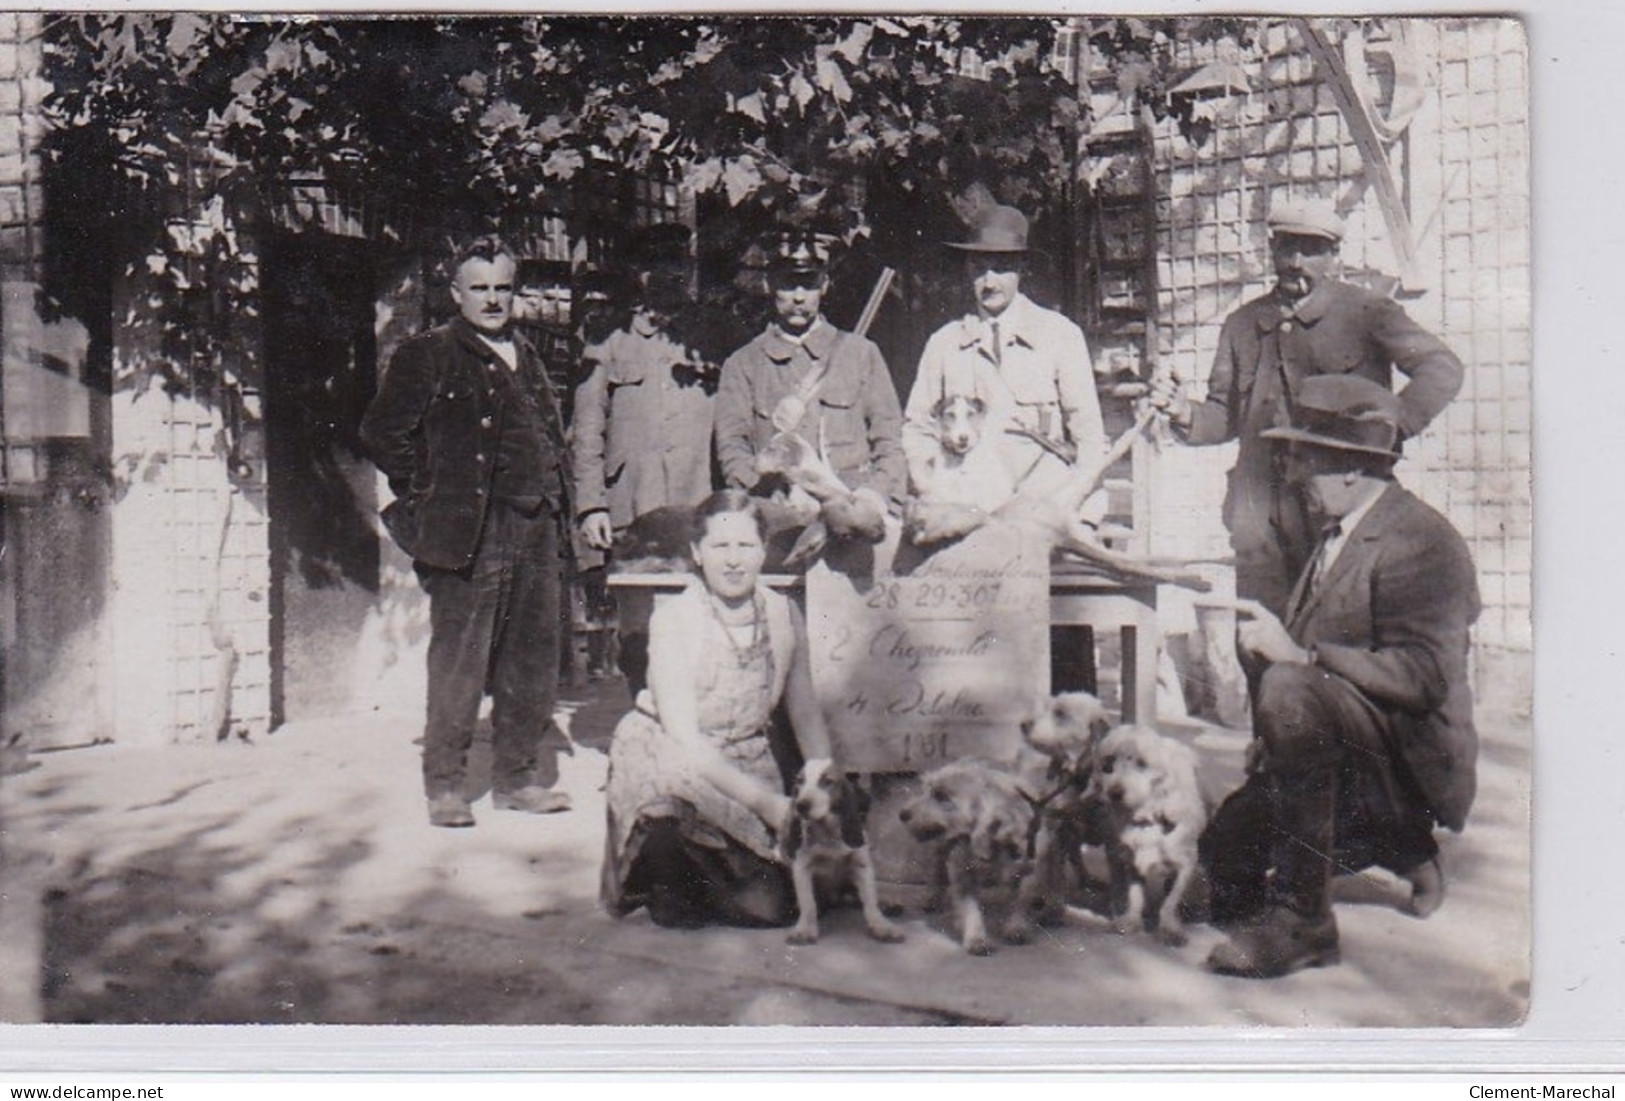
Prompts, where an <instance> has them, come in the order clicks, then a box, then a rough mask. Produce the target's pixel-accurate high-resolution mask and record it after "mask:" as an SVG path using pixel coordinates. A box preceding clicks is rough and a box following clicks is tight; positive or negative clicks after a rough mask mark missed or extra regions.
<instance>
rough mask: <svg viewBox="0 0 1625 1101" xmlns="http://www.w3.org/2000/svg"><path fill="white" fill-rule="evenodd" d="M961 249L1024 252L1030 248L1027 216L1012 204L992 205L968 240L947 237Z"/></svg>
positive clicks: (967, 250)
mask: <svg viewBox="0 0 1625 1101" xmlns="http://www.w3.org/2000/svg"><path fill="white" fill-rule="evenodd" d="M945 244H947V246H948V247H949V248H951V249H958V250H959V251H960V252H1007V253H1011V254H1016V253H1024V252H1026V251H1028V250H1027V216H1026V215H1025V214H1023V213H1022V212H1021V211H1019V210H1017V209H1016V208H1015V207H1013V206H990V207H988V208H987V210H986V212H985V213H984V214H983V215H982V216H981V217H980V218H979V219H977V222H976V225H975V227H974V228H973V229H972V231H971V237H970V240H968V241H947V242H945Z"/></svg>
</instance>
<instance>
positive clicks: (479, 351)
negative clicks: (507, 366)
mask: <svg viewBox="0 0 1625 1101" xmlns="http://www.w3.org/2000/svg"><path fill="white" fill-rule="evenodd" d="M451 331H452V335H453V336H454V337H456V339H457V344H458V346H459V347H460V348H462V349H463V350H464V351H466V352H468V353H469V354H470V355H473V356H476V357H478V358H479V359H482V360H492V359H494V360H497V361H498V362H501V360H502V357H501V356H499V355H497V353H496V349H495V348H492V347H491V345H489V344H487V343H486V341H485V338H484V337H483V336H481V335H480V330H478V329H476V328H475V327H474V326H473V325H472V324H470V323H469V321H468V319H467V318H465V317H455V318H453V319H452V322H451ZM505 335H506V336H507V337H508V339H509V340H512V341H513V345H514V348H515V349H517V350H518V352H519V362H520V363H521V364H523V363H524V362H525V358H526V357H527V356H529V355H530V354H531V347H530V345H529V344H528V343H527V342H526V340H525V338H524V337H523V336H522V335H521V334H520V333H519V332H518V331H517V330H516V329H515V328H514V327H513V326H512V325H511V324H510V325H509V326H508V329H507V332H506V334H505Z"/></svg>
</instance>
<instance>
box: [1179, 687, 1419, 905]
mask: <svg viewBox="0 0 1625 1101" xmlns="http://www.w3.org/2000/svg"><path fill="white" fill-rule="evenodd" d="M1253 722H1254V736H1255V737H1256V738H1258V739H1260V740H1261V741H1262V747H1261V755H1260V757H1259V760H1258V764H1257V765H1256V766H1255V768H1254V769H1253V771H1252V772H1251V774H1250V775H1249V776H1248V777H1247V780H1246V782H1244V783H1243V784H1242V786H1241V787H1240V788H1238V789H1237V790H1236V791H1235V792H1233V793H1232V794H1231V795H1230V796H1229V798H1227V799H1226V800H1225V801H1224V802H1223V803H1222V804H1221V805H1220V807H1219V809H1218V810H1217V811H1216V812H1215V813H1214V816H1213V819H1212V821H1211V822H1209V824H1208V827H1207V829H1206V831H1204V832H1203V834H1202V838H1201V841H1200V845H1199V853H1200V858H1201V862H1202V865H1203V867H1204V869H1205V870H1206V872H1207V876H1208V882H1209V884H1210V886H1211V888H1212V917H1213V920H1214V921H1215V922H1219V923H1222V922H1225V921H1233V920H1239V919H1241V918H1244V917H1246V916H1248V915H1249V914H1250V913H1253V912H1256V911H1258V910H1260V909H1262V908H1263V907H1264V906H1267V905H1272V904H1275V905H1283V906H1287V907H1290V908H1291V909H1293V910H1296V911H1298V912H1300V913H1303V914H1306V915H1318V914H1322V913H1325V912H1327V911H1328V910H1329V907H1330V884H1331V877H1332V875H1334V874H1342V873H1349V872H1357V871H1360V870H1362V869H1364V868H1368V867H1372V866H1377V867H1383V868H1387V869H1389V870H1390V871H1394V872H1398V873H1401V874H1403V873H1406V872H1409V871H1411V870H1412V869H1414V868H1416V867H1418V866H1419V865H1421V864H1424V863H1426V862H1427V861H1428V860H1431V859H1432V858H1433V857H1434V856H1436V855H1437V854H1438V851H1439V848H1438V843H1437V842H1436V841H1435V840H1434V838H1433V814H1432V812H1431V810H1430V809H1429V808H1428V805H1427V802H1426V800H1425V799H1424V798H1423V797H1422V795H1421V794H1420V792H1419V791H1418V789H1417V787H1416V784H1415V781H1414V780H1413V779H1412V778H1411V776H1410V774H1409V770H1408V769H1407V768H1406V767H1405V765H1404V763H1403V761H1402V760H1401V759H1400V758H1399V757H1398V756H1397V755H1396V754H1394V753H1392V752H1391V751H1390V747H1389V739H1390V737H1391V734H1390V730H1389V725H1390V724H1389V720H1388V718H1387V717H1386V716H1385V715H1384V714H1383V712H1382V709H1381V708H1379V707H1378V706H1377V705H1376V704H1375V703H1373V702H1372V701H1371V700H1370V699H1369V698H1368V697H1366V696H1365V695H1363V694H1362V693H1361V692H1360V691H1359V690H1358V689H1357V688H1355V687H1354V685H1352V684H1351V683H1349V682H1348V681H1347V680H1345V679H1343V678H1342V677H1339V676H1337V675H1336V674H1334V673H1331V672H1328V671H1327V670H1324V669H1320V668H1317V667H1315V666H1312V665H1296V664H1279V665H1271V666H1269V667H1268V668H1266V669H1265V670H1264V671H1263V674H1262V676H1261V677H1260V679H1259V685H1258V692H1257V695H1256V698H1255V712H1254V720H1253Z"/></svg>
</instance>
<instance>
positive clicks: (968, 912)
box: [898, 760, 1034, 956]
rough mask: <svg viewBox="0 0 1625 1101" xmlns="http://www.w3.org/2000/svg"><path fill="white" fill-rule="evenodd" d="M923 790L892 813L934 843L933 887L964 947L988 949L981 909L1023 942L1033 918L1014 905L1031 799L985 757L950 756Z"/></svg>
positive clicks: (1023, 869)
mask: <svg viewBox="0 0 1625 1101" xmlns="http://www.w3.org/2000/svg"><path fill="white" fill-rule="evenodd" d="M921 783H922V785H923V789H922V790H921V792H920V794H919V795H918V796H916V797H915V798H914V799H912V800H910V801H909V802H908V803H907V804H905V805H904V806H903V808H902V809H901V810H900V811H899V812H898V814H899V817H901V818H902V820H903V824H904V825H905V826H907V827H908V831H909V832H910V833H911V834H913V835H914V837H915V838H916V839H917V840H920V841H924V842H930V843H932V844H934V845H935V846H936V853H935V855H936V860H935V863H934V865H933V870H934V875H935V879H936V882H935V884H934V886H935V887H937V888H939V889H943V890H946V892H947V899H946V901H947V902H949V903H950V904H951V905H952V907H953V913H954V915H955V917H956V918H957V919H958V923H959V939H960V943H961V944H962V945H963V946H964V948H965V951H967V952H969V953H971V954H972V955H976V956H986V955H989V954H990V953H992V952H993V950H994V949H993V943H992V941H991V940H990V939H989V938H988V933H987V921H986V918H985V917H984V914H983V910H984V907H985V908H987V909H991V910H996V911H1003V912H1004V913H1005V915H1006V916H1005V919H1004V922H1003V924H1002V925H1001V927H1000V936H1001V937H1002V938H1003V939H1004V940H1006V941H1009V942H1010V943H1012V944H1024V943H1026V942H1027V941H1028V940H1030V939H1031V937H1032V934H1033V928H1034V924H1033V916H1032V914H1031V913H1030V912H1028V911H1027V909H1026V908H1025V907H1024V906H1023V905H1022V904H1021V901H1020V894H1021V882H1022V880H1023V878H1024V877H1025V876H1026V875H1027V874H1028V872H1029V870H1030V867H1031V863H1030V861H1029V860H1028V857H1027V850H1028V844H1029V838H1030V834H1031V830H1032V825H1033V822H1034V818H1033V807H1032V803H1031V802H1030V801H1029V800H1028V799H1027V797H1026V796H1025V795H1024V794H1023V792H1022V790H1021V786H1020V785H1019V784H1018V783H1017V780H1016V777H1015V776H1014V775H1013V774H1012V773H1010V772H1009V771H1008V770H1006V769H1003V768H1001V767H999V766H998V765H995V764H992V763H990V762H987V761H979V760H966V761H956V762H954V763H953V764H950V765H944V766H943V767H942V768H939V769H937V770H935V771H934V772H930V773H928V774H926V776H925V777H923V779H922V781H921Z"/></svg>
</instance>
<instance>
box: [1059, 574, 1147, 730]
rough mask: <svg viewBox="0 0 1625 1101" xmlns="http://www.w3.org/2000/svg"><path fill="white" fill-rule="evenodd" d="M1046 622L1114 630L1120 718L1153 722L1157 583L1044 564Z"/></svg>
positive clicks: (1125, 720)
mask: <svg viewBox="0 0 1625 1101" xmlns="http://www.w3.org/2000/svg"><path fill="white" fill-rule="evenodd" d="M1049 614H1050V625H1051V626H1069V627H1090V628H1093V629H1094V630H1095V632H1096V637H1097V638H1098V637H1099V632H1100V631H1102V630H1113V629H1115V630H1117V631H1118V633H1119V635H1118V637H1119V638H1120V639H1121V640H1122V644H1123V658H1122V671H1121V684H1122V699H1123V707H1122V712H1123V721H1124V722H1125V723H1144V724H1154V723H1155V722H1156V721H1157V641H1158V629H1157V585H1156V582H1154V581H1137V580H1126V579H1119V578H1112V577H1106V576H1103V575H1102V574H1099V573H1096V572H1094V571H1091V570H1088V569H1085V568H1084V567H1082V566H1080V565H1073V564H1071V563H1067V562H1056V563H1055V564H1054V565H1052V566H1051V567H1050V582H1049Z"/></svg>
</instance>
